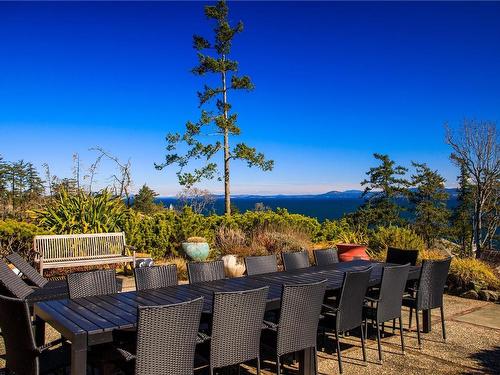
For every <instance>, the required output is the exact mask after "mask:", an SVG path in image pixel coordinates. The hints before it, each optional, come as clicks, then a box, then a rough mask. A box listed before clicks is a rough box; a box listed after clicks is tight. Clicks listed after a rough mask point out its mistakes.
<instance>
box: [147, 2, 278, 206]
mask: <svg viewBox="0 0 500 375" xmlns="http://www.w3.org/2000/svg"><path fill="white" fill-rule="evenodd" d="M205 16H206V17H207V19H209V20H213V21H215V28H214V34H215V38H214V39H215V40H214V42H213V43H210V42H209V41H208V40H207V39H205V38H204V37H202V36H199V35H194V37H193V46H194V48H195V49H196V51H197V54H198V60H199V64H198V66H196V67H195V68H194V69H192V72H193V73H194V74H195V75H199V76H205V75H206V74H207V73H213V74H215V75H216V77H218V79H219V84H218V85H217V86H215V87H211V86H208V85H206V84H205V86H204V89H203V91H201V92H198V99H199V106H200V107H203V106H204V107H205V108H206V107H207V106H209V105H210V108H209V109H208V110H207V109H202V111H201V117H200V120H198V122H196V123H193V122H191V121H188V122H187V123H186V129H185V132H184V133H183V134H182V135H181V134H179V133H169V134H168V135H167V137H166V140H167V147H166V149H167V155H166V157H165V162H164V163H162V164H155V167H156V168H157V169H163V168H165V167H167V166H170V165H172V164H176V165H177V166H178V167H179V171H178V172H177V177H178V179H179V183H180V184H181V185H183V186H186V187H187V188H190V187H192V186H193V185H194V184H196V183H198V182H199V181H201V180H203V179H213V178H214V177H216V176H217V175H218V171H219V163H217V162H216V161H215V160H214V157H215V156H216V155H218V154H219V153H220V151H222V154H223V158H222V159H223V170H224V173H223V180H224V197H225V212H226V214H227V215H230V214H231V189H230V161H231V160H235V159H239V160H243V161H246V163H247V164H248V166H249V167H252V166H257V167H259V168H260V169H262V170H264V171H270V170H272V168H273V165H274V162H273V161H272V160H266V159H265V156H264V154H262V153H260V152H257V151H256V149H255V148H253V147H249V146H248V145H246V144H245V143H238V144H236V145H235V146H234V148H232V149H231V147H230V138H232V137H235V136H238V135H240V133H241V130H240V128H239V127H238V125H237V114H236V113H234V112H232V111H231V109H232V106H231V104H230V103H229V99H228V97H229V93H230V92H231V91H234V90H247V91H250V90H252V89H253V88H254V85H253V83H252V81H251V79H250V77H249V76H246V75H238V74H237V71H238V62H237V61H235V60H232V59H230V57H229V55H230V51H231V45H232V42H233V38H234V37H235V35H237V34H239V33H241V32H242V31H243V23H242V22H241V21H240V22H238V23H237V24H236V25H235V26H231V25H230V23H229V11H228V7H227V4H226V2H225V1H219V2H217V4H216V5H208V6H205ZM207 135H208V136H217V137H219V139H218V140H216V141H215V142H211V141H208V139H207ZM212 139H213V137H212ZM180 142H182V143H184V144H185V145H186V146H187V152H186V153H185V154H179V153H176V152H175V150H176V148H177V145H178V144H179V143H180ZM193 159H194V160H203V161H204V162H203V163H202V165H201V166H200V165H199V164H198V166H197V167H196V168H195V169H194V170H193V171H191V172H186V171H185V167H186V166H187V165H188V163H189V161H191V160H193ZM218 178H219V180H221V179H222V178H221V177H218Z"/></svg>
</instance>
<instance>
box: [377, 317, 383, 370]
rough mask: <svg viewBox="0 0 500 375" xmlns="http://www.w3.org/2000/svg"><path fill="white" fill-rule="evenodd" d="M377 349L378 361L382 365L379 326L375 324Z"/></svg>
mask: <svg viewBox="0 0 500 375" xmlns="http://www.w3.org/2000/svg"><path fill="white" fill-rule="evenodd" d="M377 347H378V360H379V361H380V363H382V359H383V358H382V343H381V339H380V324H379V323H378V322H377Z"/></svg>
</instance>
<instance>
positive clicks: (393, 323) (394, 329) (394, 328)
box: [392, 319, 396, 334]
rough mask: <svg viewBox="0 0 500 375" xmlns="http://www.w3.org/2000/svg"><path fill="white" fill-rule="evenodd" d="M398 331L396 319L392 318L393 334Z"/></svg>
mask: <svg viewBox="0 0 500 375" xmlns="http://www.w3.org/2000/svg"><path fill="white" fill-rule="evenodd" d="M395 331H396V319H392V334H394V332H395Z"/></svg>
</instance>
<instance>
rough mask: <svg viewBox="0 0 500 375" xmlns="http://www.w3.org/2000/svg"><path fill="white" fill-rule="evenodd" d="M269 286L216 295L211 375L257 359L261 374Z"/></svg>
mask: <svg viewBox="0 0 500 375" xmlns="http://www.w3.org/2000/svg"><path fill="white" fill-rule="evenodd" d="M268 291H269V287H267V286H266V287H262V288H258V289H251V290H245V291H236V292H216V293H214V297H213V307H212V326H211V332H210V336H211V337H210V340H209V341H210V354H209V356H208V357H209V368H210V375H213V374H214V371H215V369H220V368H224V367H228V366H235V365H240V364H241V363H245V362H248V361H252V360H257V374H260V335H261V332H262V324H263V323H262V322H263V320H264V311H265V309H266V302H267V294H268Z"/></svg>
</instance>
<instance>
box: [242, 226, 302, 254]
mask: <svg viewBox="0 0 500 375" xmlns="http://www.w3.org/2000/svg"><path fill="white" fill-rule="evenodd" d="M310 247H311V241H310V238H309V236H308V234H307V233H306V232H303V231H301V230H300V229H298V228H291V227H288V228H287V227H276V228H272V227H260V228H257V229H255V230H254V231H253V233H252V237H251V248H252V249H254V250H256V252H260V253H262V251H263V249H265V250H266V251H267V252H268V253H271V254H280V253H281V252H284V251H301V250H307V249H309V248H310Z"/></svg>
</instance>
